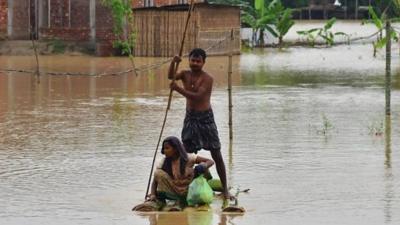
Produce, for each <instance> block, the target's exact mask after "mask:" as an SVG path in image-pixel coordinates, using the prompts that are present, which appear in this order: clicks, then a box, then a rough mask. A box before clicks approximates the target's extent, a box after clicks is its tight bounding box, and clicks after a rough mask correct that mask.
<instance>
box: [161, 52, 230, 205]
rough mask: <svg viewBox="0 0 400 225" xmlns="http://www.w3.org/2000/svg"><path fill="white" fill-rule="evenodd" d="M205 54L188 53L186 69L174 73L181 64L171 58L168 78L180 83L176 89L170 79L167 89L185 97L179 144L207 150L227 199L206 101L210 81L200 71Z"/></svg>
mask: <svg viewBox="0 0 400 225" xmlns="http://www.w3.org/2000/svg"><path fill="white" fill-rule="evenodd" d="M206 57H207V56H206V52H205V51H204V50H203V49H200V48H195V49H193V50H192V51H191V52H190V54H189V66H190V70H183V71H180V72H178V73H177V74H174V73H175V68H176V66H177V63H179V62H180V61H181V58H180V57H179V56H175V57H174V58H173V60H172V62H171V65H170V67H169V71H168V79H170V80H173V79H174V77H175V80H181V81H182V84H183V87H180V86H179V85H178V84H177V83H176V82H175V81H174V80H173V81H172V82H171V84H170V87H171V89H172V90H174V91H176V92H178V93H179V94H181V95H182V96H184V97H185V98H186V116H185V120H184V123H183V129H182V142H183V145H184V147H185V149H186V151H187V152H189V153H197V151H199V150H201V149H205V150H209V151H210V153H211V157H212V158H213V160H214V161H215V165H216V169H217V173H218V176H219V178H220V179H221V183H222V187H223V194H224V198H225V199H227V200H229V199H230V198H232V197H231V195H230V194H229V190H228V185H227V180H226V169H225V163H224V160H223V158H222V155H221V143H220V141H219V137H218V130H217V126H216V124H215V121H214V115H213V111H212V108H211V103H210V98H211V92H212V86H213V78H212V77H211V76H210V75H209V74H208V73H206V72H205V71H203V66H204V64H205V60H206Z"/></svg>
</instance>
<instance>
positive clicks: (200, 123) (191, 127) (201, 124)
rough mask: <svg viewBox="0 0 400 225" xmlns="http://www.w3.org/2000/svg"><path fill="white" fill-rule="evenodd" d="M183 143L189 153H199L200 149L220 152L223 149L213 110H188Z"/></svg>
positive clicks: (183, 131)
mask: <svg viewBox="0 0 400 225" xmlns="http://www.w3.org/2000/svg"><path fill="white" fill-rule="evenodd" d="M182 142H183V144H184V146H185V148H186V151H187V152H194V153H197V151H198V150H200V149H206V150H219V149H220V148H221V144H220V141H219V137H218V130H217V125H216V124H215V121H214V114H213V111H212V109H209V110H206V111H194V110H186V117H185V120H184V123H183V129H182Z"/></svg>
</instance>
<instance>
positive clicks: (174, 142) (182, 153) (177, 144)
mask: <svg viewBox="0 0 400 225" xmlns="http://www.w3.org/2000/svg"><path fill="white" fill-rule="evenodd" d="M164 143H168V144H170V145H171V146H172V147H173V148H174V149H175V151H177V152H178V154H179V161H180V165H179V166H180V172H181V175H185V168H186V163H187V161H188V154H187V152H186V150H185V147H183V144H182V142H181V141H180V140H179V138H177V137H175V136H170V137H167V138H165V139H164V141H163V143H162V147H161V153H162V154H164ZM162 170H164V171H165V172H167V173H168V174H169V176H170V177H173V174H172V159H171V158H165V160H164V163H163V165H162Z"/></svg>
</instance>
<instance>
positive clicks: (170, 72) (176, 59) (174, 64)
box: [168, 56, 184, 80]
mask: <svg viewBox="0 0 400 225" xmlns="http://www.w3.org/2000/svg"><path fill="white" fill-rule="evenodd" d="M181 61H182V59H181V58H180V57H179V56H174V58H173V59H172V61H171V64H170V65H169V69H168V79H170V80H172V79H174V77H175V80H180V79H182V77H183V74H184V72H182V71H181V72H177V73H176V74H175V69H176V67H177V66H178V63H179V62H181Z"/></svg>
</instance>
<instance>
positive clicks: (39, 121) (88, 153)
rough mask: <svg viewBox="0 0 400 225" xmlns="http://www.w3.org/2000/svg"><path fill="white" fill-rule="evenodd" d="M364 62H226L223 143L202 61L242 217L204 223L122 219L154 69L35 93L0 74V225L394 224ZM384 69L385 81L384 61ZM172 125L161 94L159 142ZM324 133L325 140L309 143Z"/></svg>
mask: <svg viewBox="0 0 400 225" xmlns="http://www.w3.org/2000/svg"><path fill="white" fill-rule="evenodd" d="M369 51H370V46H363V45H359V46H351V48H350V49H348V47H347V46H338V47H334V48H331V49H307V48H291V49H289V50H285V51H282V52H281V51H278V50H271V49H268V50H263V51H259V52H257V51H256V52H254V53H246V54H243V55H241V56H236V57H234V74H233V85H234V88H233V106H234V107H233V129H234V130H233V131H234V132H233V133H234V139H233V141H232V142H231V143H230V141H229V126H228V97H227V96H228V94H227V90H226V89H227V77H226V75H227V71H228V70H227V68H226V65H227V61H228V59H227V58H226V57H210V58H208V59H207V64H206V66H207V68H206V69H207V71H210V73H212V74H213V75H214V77H215V88H214V92H213V96H212V104H213V110H214V112H215V118H216V122H217V126H218V129H219V133H220V138H221V143H222V147H223V148H222V153H223V156H224V158H225V161H226V164H227V169H228V179H229V184H230V185H231V186H232V187H233V188H234V189H233V190H236V188H240V189H247V188H249V189H250V193H248V194H245V193H243V194H241V195H240V197H239V198H240V199H239V204H240V205H241V206H243V207H244V208H246V210H247V212H246V214H245V215H243V216H238V217H233V216H231V215H224V214H222V215H221V213H220V209H219V207H220V205H221V202H219V201H216V202H215V203H214V205H213V210H212V211H211V212H204V213H203V212H200V213H199V212H187V213H177V214H166V213H160V214H153V215H146V216H140V215H137V214H134V213H132V212H131V211H130V209H131V208H132V206H133V205H136V204H138V203H140V202H141V201H143V195H144V192H145V189H146V184H147V179H148V176H149V174H148V173H149V172H150V168H149V167H150V165H151V162H152V157H153V154H154V148H155V146H156V141H157V138H158V135H159V132H160V127H161V124H162V119H163V116H164V113H165V107H166V104H167V100H168V93H169V90H168V83H169V82H168V80H167V79H166V70H167V66H166V65H165V66H163V67H161V68H159V69H158V70H154V71H151V72H146V73H142V74H140V75H139V76H137V77H136V76H134V75H131V74H126V75H122V76H103V77H94V76H46V75H43V76H42V77H41V83H40V84H36V82H35V78H34V77H32V76H30V75H26V74H18V73H11V74H0V205H1V206H3V207H2V208H1V209H0V223H1V224H10V225H15V224H27V223H29V224H96V225H98V224H135V225H150V224H158V225H162V224H188V225H197V224H201V225H203V224H204V225H206V224H207V225H210V224H213V225H214V224H221V225H225V224H235V225H251V224H266V223H268V224H298V223H299V221H301V223H302V224H349V225H350V224H366V225H370V224H371V225H372V224H384V223H385V224H399V223H400V214H399V212H400V201H399V199H398V198H399V197H398V196H397V195H396V193H397V192H399V191H400V185H399V184H400V180H399V177H398V176H397V174H400V158H399V154H397V152H396V150H397V149H396V148H395V147H394V146H399V145H400V143H399V140H400V139H399V137H400V129H399V126H397V124H399V118H400V117H399V116H400V113H399V112H400V104H399V102H400V92H399V87H400V85H399V80H400V79H399V72H395V73H393V74H394V76H393V82H394V85H393V86H394V90H393V92H392V112H393V114H392V117H391V118H390V119H386V121H385V122H382V123H383V124H385V125H386V126H385V130H382V132H380V133H379V132H378V133H371V132H370V130H369V129H370V124H371V123H374V122H375V121H376V118H379V119H378V120H379V121H383V118H384V105H385V101H384V87H383V79H384V76H383V74H384V66H385V64H384V59H383V58H382V57H377V58H372V56H370V55H369V53H370V52H369ZM360 55H361V59H360V58H359V57H360ZM157 60H160V59H138V62H137V64H138V66H140V65H146V64H148V63H153V62H155V61H157ZM41 63H42V67H43V70H44V71H46V70H47V71H57V70H58V71H76V72H93V73H98V72H101V71H105V70H107V71H120V70H124V69H126V68H129V60H126V59H124V58H89V57H72V58H68V57H63V56H60V57H47V58H46V57H42V58H41ZM0 67H1V68H4V67H7V68H12V67H21V68H25V69H31V68H33V67H34V61H33V59H31V58H24V57H21V58H19V57H3V56H2V57H0ZM184 67H187V64H183V65H182V67H181V68H184ZM393 68H394V69H395V71H399V70H398V68H399V65H398V60H394V65H393ZM184 112H185V101H184V99H183V98H182V97H180V96H179V95H177V94H175V95H174V98H173V103H172V108H171V111H170V113H169V114H168V115H169V117H168V121H167V124H166V129H165V131H164V135H165V136H167V135H177V136H179V134H180V131H181V127H182V120H183V117H184ZM324 118H325V119H324ZM391 120H392V122H390V121H391ZM327 121H328V122H329V123H330V124H331V125H332V127H333V128H332V129H331V130H329V132H327V133H326V132H325V133H324V132H320V131H321V130H322V129H324V126H325V124H326V122H327ZM392 123H393V125H391V124H392ZM395 124H396V125H395ZM381 133H384V135H380V134H381ZM201 154H202V155H204V156H206V157H210V155H209V153H208V152H206V151H201ZM212 173H213V174H214V175H216V174H217V173H216V171H215V169H213V171H212Z"/></svg>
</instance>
